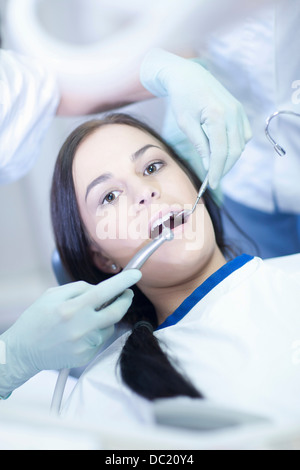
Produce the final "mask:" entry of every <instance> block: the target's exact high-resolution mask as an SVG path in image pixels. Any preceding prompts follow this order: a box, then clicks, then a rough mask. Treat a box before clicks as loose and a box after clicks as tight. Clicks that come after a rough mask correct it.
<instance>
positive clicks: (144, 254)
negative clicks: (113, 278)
mask: <svg viewBox="0 0 300 470" xmlns="http://www.w3.org/2000/svg"><path fill="white" fill-rule="evenodd" d="M173 238H174V234H173V232H172V230H171V229H170V228H169V227H167V226H165V225H164V223H162V232H161V233H160V235H159V236H158V237H156V238H154V239H153V240H151V242H149V243H148V244H147V245H146V246H144V247H143V248H141V249H140V250H139V251H138V252H137V254H136V255H135V256H134V257H133V258H132V259H131V260H130V261H129V263H128V264H127V265H126V266H125V268H124V269H123V271H126V270H128V269H141V267H142V266H143V265H144V263H145V262H146V261H147V260H148V259H149V258H150V256H151V255H152V254H153V253H154V252H155V251H156V250H158V248H159V247H160V246H161V245H162V244H163V243H164V242H165V241H171V240H173ZM116 299H117V297H114V298H113V299H111V300H110V301H108V302H106V303H104V304H103V305H102V306H101V307H99V308H98V309H97V310H96V311H100V310H102V309H104V308H106V307H108V306H109V305H111V304H112V303H113V302H114V301H115V300H116ZM69 374H70V369H62V370H61V371H60V372H59V375H58V378H57V382H56V385H55V389H54V393H53V398H52V402H51V407H50V411H51V413H53V414H56V415H58V414H59V411H60V408H61V403H62V399H63V394H64V390H65V386H66V383H67V380H68V377H69Z"/></svg>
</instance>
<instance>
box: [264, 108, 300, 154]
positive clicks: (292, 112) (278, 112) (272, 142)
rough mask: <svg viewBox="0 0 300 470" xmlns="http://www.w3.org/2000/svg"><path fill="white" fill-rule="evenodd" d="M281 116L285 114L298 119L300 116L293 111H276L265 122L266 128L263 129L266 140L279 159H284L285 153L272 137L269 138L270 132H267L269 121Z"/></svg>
mask: <svg viewBox="0 0 300 470" xmlns="http://www.w3.org/2000/svg"><path fill="white" fill-rule="evenodd" d="M281 114H287V115H290V116H295V117H300V114H299V113H296V112H295V111H286V110H283V111H276V112H275V113H273V114H272V115H271V116H269V117H268V119H267V121H266V128H265V133H266V136H267V139H268V140H269V141H270V142H271V144H272V145H273V147H274V149H275V151H276V152H277V153H278V155H279V156H280V157H284V156H285V155H286V151H285V150H284V148H282V147H281V146H280V145H279V144H278V143H277V142H276V141H275V140H274V139H273V137H271V135H270V132H269V126H270V123H271V121H272V120H273V119H274V118H275V117H277V116H279V115H281Z"/></svg>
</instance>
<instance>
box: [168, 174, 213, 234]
mask: <svg viewBox="0 0 300 470" xmlns="http://www.w3.org/2000/svg"><path fill="white" fill-rule="evenodd" d="M207 187H208V173H207V175H206V177H205V179H204V181H203V183H202V184H201V187H200V189H199V192H198V195H197V198H196V201H195V203H194V205H193V207H192V209H191V210H182V211H180V212H179V213H178V214H176V215H175V217H174V228H175V227H177V226H178V225H180V224H182V223H183V222H184V220H185V219H186V218H187V217H189V216H190V215H192V214H193V212H194V211H195V209H196V207H197V204H198V202H199V201H200V199H201V198H202V196H203V194H204V193H205V191H206V189H207Z"/></svg>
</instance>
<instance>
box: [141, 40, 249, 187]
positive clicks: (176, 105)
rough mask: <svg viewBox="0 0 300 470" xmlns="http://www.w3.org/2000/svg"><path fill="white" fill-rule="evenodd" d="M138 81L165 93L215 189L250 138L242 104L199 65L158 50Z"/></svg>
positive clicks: (154, 91) (144, 65)
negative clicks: (201, 158) (202, 159)
mask: <svg viewBox="0 0 300 470" xmlns="http://www.w3.org/2000/svg"><path fill="white" fill-rule="evenodd" d="M140 79H141V82H142V84H143V86H144V87H145V88H147V90H149V91H150V92H151V93H152V94H153V95H156V96H160V97H162V96H169V99H170V104H171V108H172V110H173V113H174V115H175V118H176V121H177V123H178V125H179V127H180V129H181V130H182V131H183V132H184V133H185V134H186V135H187V137H188V138H189V139H190V141H191V142H192V143H193V145H194V146H195V148H196V149H197V151H198V153H199V155H200V157H204V158H205V166H206V168H207V169H208V167H209V183H210V186H211V188H212V189H215V188H216V187H217V186H218V184H219V182H220V180H221V178H222V176H223V175H224V174H225V173H227V172H228V171H229V170H230V169H231V168H232V166H233V165H234V163H235V162H236V161H237V160H238V158H239V157H240V156H241V154H242V152H243V150H244V148H245V144H246V143H247V142H248V141H249V140H250V138H251V136H252V134H251V128H250V124H249V121H248V118H247V116H246V114H245V112H244V110H243V107H242V105H241V104H240V103H239V102H238V101H237V100H236V99H235V98H234V97H233V96H232V95H231V94H230V93H229V92H228V91H227V90H226V89H225V88H224V87H223V86H222V85H221V84H220V83H219V82H218V81H217V80H216V79H215V78H214V77H213V76H212V75H211V74H210V73H209V72H208V71H207V70H206V69H205V68H204V67H202V66H201V65H200V64H199V63H197V62H195V61H192V60H187V59H183V58H181V57H178V56H176V55H174V54H171V53H169V52H166V51H164V50H162V49H153V50H151V51H150V52H149V53H148V54H147V55H146V57H145V58H144V60H143V63H142V66H141V70H140Z"/></svg>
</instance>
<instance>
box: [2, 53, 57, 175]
mask: <svg viewBox="0 0 300 470" xmlns="http://www.w3.org/2000/svg"><path fill="white" fill-rule="evenodd" d="M58 103H59V93H58V87H57V83H56V79H55V78H54V77H53V76H52V75H51V74H50V73H49V72H48V71H47V70H45V68H44V67H42V66H40V64H39V63H38V62H37V61H36V60H33V59H31V58H28V57H24V56H21V55H18V54H16V53H13V52H11V51H7V50H3V49H2V50H0V184H3V183H9V182H12V181H14V180H16V179H18V178H21V177H22V176H24V175H25V174H26V173H27V172H28V171H29V170H30V168H31V167H32V165H33V164H34V162H35V160H36V158H37V157H38V155H39V151H40V146H41V143H42V140H43V137H44V136H45V134H46V132H47V130H48V128H49V125H50V123H51V121H52V119H53V117H54V115H55V114H56V110H57V107H58Z"/></svg>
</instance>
